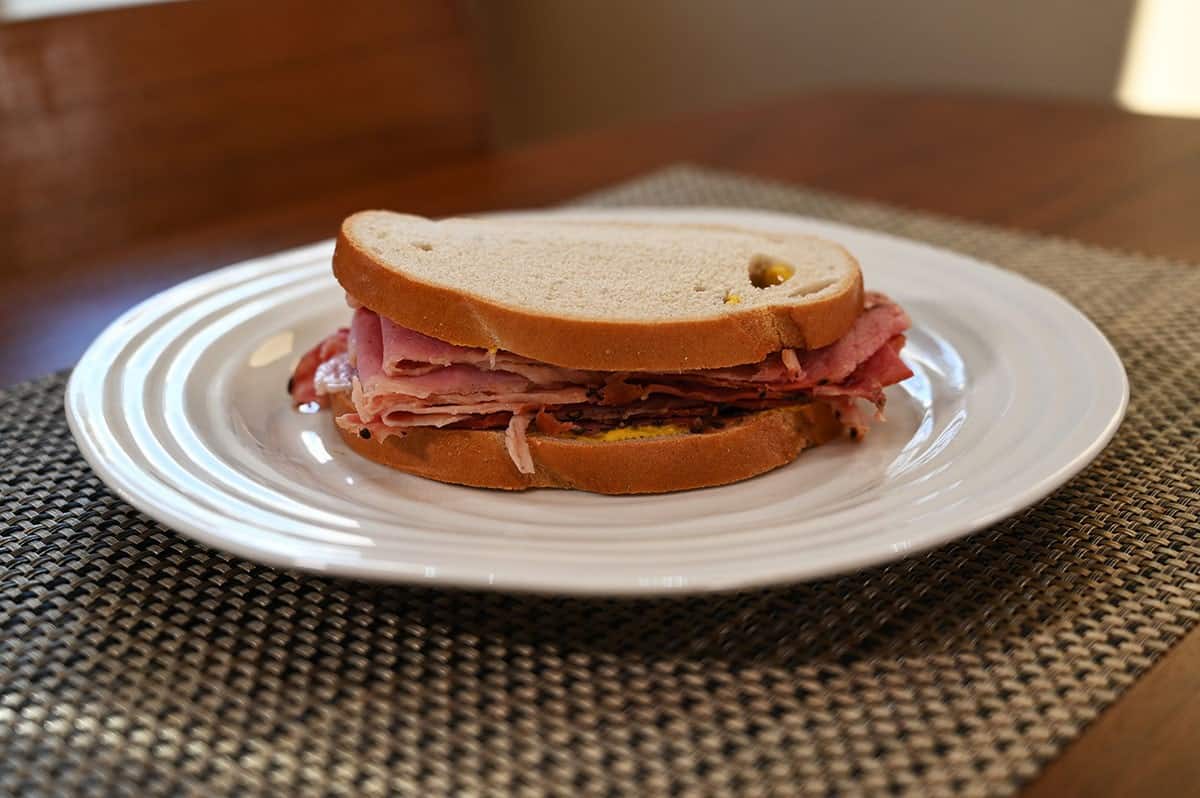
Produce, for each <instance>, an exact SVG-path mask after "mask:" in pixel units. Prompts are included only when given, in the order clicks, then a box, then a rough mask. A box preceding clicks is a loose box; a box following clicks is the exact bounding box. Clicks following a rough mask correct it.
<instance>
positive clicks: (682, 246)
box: [333, 211, 863, 371]
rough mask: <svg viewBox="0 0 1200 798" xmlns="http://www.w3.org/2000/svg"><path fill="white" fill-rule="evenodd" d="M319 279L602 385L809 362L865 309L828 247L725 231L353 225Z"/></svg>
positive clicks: (386, 217) (549, 223) (854, 282)
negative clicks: (774, 356)
mask: <svg viewBox="0 0 1200 798" xmlns="http://www.w3.org/2000/svg"><path fill="white" fill-rule="evenodd" d="M771 264H784V265H786V267H787V269H790V270H791V271H792V275H791V276H790V277H788V278H787V279H786V280H785V281H784V282H782V283H779V284H776V285H770V286H768V287H762V288H760V287H756V285H755V282H752V275H754V274H756V273H758V274H759V276H760V277H761V272H762V270H763V269H764V267H765V266H769V265H771ZM333 271H334V275H335V276H336V277H337V279H338V281H339V282H340V283H341V284H342V287H343V288H345V290H346V292H347V293H348V294H349V295H350V296H351V297H353V298H354V299H356V300H357V301H359V302H361V303H362V304H363V305H365V306H366V307H368V308H370V309H372V310H374V311H376V312H377V313H379V314H380V315H382V316H385V317H387V318H389V319H391V320H392V321H394V322H396V323H397V324H400V325H402V326H404V327H408V328H410V329H413V330H417V331H418V332H421V333H424V334H426V335H430V336H433V337H435V338H439V339H441V340H443V341H449V342H450V343H454V344H459V345H462V346H475V347H484V348H488V349H504V350H508V351H510V352H515V353H517V354H519V355H524V356H526V357H529V358H533V359H535V360H540V361H543V362H546V363H551V364H554V365H558V366H566V367H569V368H580V369H596V370H605V371H683V370H687V369H700V368H721V367H725V366H734V365H740V364H743V363H755V362H757V361H759V360H762V359H763V358H764V357H766V356H767V355H768V354H770V353H771V352H776V351H779V350H780V349H784V348H798V349H815V348H817V347H821V346H825V345H827V344H830V343H833V342H834V341H836V340H837V339H838V338H840V337H841V336H842V335H844V334H845V333H846V332H847V331H848V330H849V329H850V327H851V325H853V323H854V320H855V319H856V318H857V317H858V315H859V314H860V313H861V312H862V304H863V289H862V274H861V272H860V270H859V266H858V262H857V261H856V260H855V259H854V257H853V256H852V255H851V254H850V253H849V252H847V251H846V250H845V249H843V248H842V247H840V246H838V245H837V244H834V243H831V242H829V241H825V240H823V239H820V238H815V237H812V236H804V235H791V234H779V233H765V232H756V231H751V230H743V229H738V228H733V227H716V226H700V225H664V224H637V223H623V222H603V221H571V220H555V219H553V218H549V217H548V218H544V219H538V220H524V219H522V220H508V219H497V220H484V219H458V218H456V219H445V220H441V221H432V220H429V219H425V218H422V217H419V216H409V215H405V214H399V213H393V212H390V211H363V212H360V213H356V214H354V215H352V216H350V217H348V218H347V219H346V220H345V222H343V223H342V227H341V231H340V232H339V234H338V239H337V245H336V248H335V250H334V254H333ZM785 273H786V270H785ZM757 282H758V283H759V284H761V283H762V282H763V280H762V279H758V280H757Z"/></svg>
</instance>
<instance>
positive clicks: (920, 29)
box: [469, 0, 1200, 145]
mask: <svg viewBox="0 0 1200 798" xmlns="http://www.w3.org/2000/svg"><path fill="white" fill-rule="evenodd" d="M1159 1H1160V3H1161V0H1159ZM1151 2H1153V0H1142V3H1143V4H1148V3H1151ZM1182 3H1184V4H1189V5H1191V6H1192V7H1194V8H1200V0H1182ZM1137 5H1138V3H1137V0H1004V1H1002V2H986V1H982V0H979V1H976V0H967V1H965V2H964V0H906V1H904V2H879V0H842V1H841V2H832V1H830V2H810V1H807V0H748V1H746V2H736V1H735V0H498V1H493V0H472V1H471V3H470V6H469V7H470V9H471V12H472V16H473V17H474V19H475V20H476V22H477V25H478V32H479V34H480V37H481V44H482V46H481V57H482V59H483V62H484V63H483V65H484V75H485V77H486V79H487V80H488V83H489V86H490V88H491V92H492V97H493V108H494V111H495V120H494V125H495V133H496V135H497V142H498V143H500V144H502V145H503V144H510V143H516V142H522V141H529V140H534V139H539V138H543V137H547V136H552V135H554V134H558V133H564V132H568V131H573V130H579V129H583V128H588V127H595V126H599V125H607V124H615V123H619V122H621V121H625V120H630V119H636V118H642V117H651V116H658V115H662V114H664V113H669V112H673V111H692V110H705V109H712V108H719V107H723V106H729V105H732V104H738V103H743V104H744V103H748V102H753V101H755V100H765V99H768V98H771V97H775V96H780V95H787V94H794V93H796V92H798V91H802V90H805V89H812V88H814V87H826V86H836V85H844V84H857V85H864V84H865V85H873V86H900V87H917V86H920V87H938V88H950V89H955V88H958V89H977V90H986V91H990V92H1000V93H1008V94H1023V95H1035V96H1053V97H1072V98H1083V99H1086V100H1094V101H1099V102H1112V101H1113V99H1114V97H1115V94H1116V91H1117V88H1118V84H1119V82H1120V79H1121V74H1122V66H1123V60H1124V56H1125V53H1126V49H1127V43H1128V40H1129V37H1130V31H1131V29H1132V25H1133V22H1134V17H1135V10H1136V7H1137ZM1193 33H1194V34H1196V35H1200V31H1196V30H1193ZM1197 46H1200V45H1197ZM1197 77H1198V78H1200V76H1197Z"/></svg>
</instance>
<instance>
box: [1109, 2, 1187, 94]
mask: <svg viewBox="0 0 1200 798" xmlns="http://www.w3.org/2000/svg"><path fill="white" fill-rule="evenodd" d="M1198 39H1200V2H1197V0H1138V4H1137V8H1136V10H1135V11H1134V16H1133V24H1132V25H1131V26H1130V29H1129V39H1128V41H1127V43H1126V45H1125V60H1124V63H1123V64H1122V66H1121V79H1120V82H1119V83H1118V84H1117V101H1118V102H1119V103H1120V104H1121V105H1123V106H1125V107H1126V108H1128V109H1130V110H1131V111H1142V112H1144V113H1154V114H1174V115H1178V116H1200V41H1198Z"/></svg>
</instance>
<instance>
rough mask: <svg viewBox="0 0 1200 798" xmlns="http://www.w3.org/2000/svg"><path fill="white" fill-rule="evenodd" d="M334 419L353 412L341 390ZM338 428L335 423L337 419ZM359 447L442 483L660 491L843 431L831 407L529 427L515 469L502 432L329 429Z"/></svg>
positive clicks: (781, 456) (731, 478) (769, 463)
mask: <svg viewBox="0 0 1200 798" xmlns="http://www.w3.org/2000/svg"><path fill="white" fill-rule="evenodd" d="M332 399H333V414H332V415H333V417H335V418H336V416H338V415H341V414H342V413H350V412H353V411H354V408H353V405H352V404H351V403H350V399H349V396H348V395H347V394H337V395H335V396H333V397H332ZM335 427H336V424H335ZM336 429H337V431H338V434H340V435H341V437H342V440H344V441H345V442H346V445H347V446H349V447H350V448H351V449H353V450H354V451H355V452H356V453H358V454H359V455H361V456H363V457H366V458H367V459H369V460H373V461H375V462H376V463H382V464H383V465H386V466H391V467H392V468H396V469H399V470H400V471H404V472H407V473H409V474H415V475H417V476H421V477H427V478H429V479H435V480H438V481H439V482H450V483H454V484H458V485H470V486H473V487H481V488H501V489H504V490H524V489H526V488H572V489H575V490H585V491H591V492H593V493H608V494H628V493H667V492H669V491H677V490H689V489H692V488H703V487H710V486H714V485H726V484H729V483H731V482H739V481H741V480H743V479H748V478H750V477H753V476H757V475H758V474H762V473H765V472H767V471H770V470H772V469H775V468H778V467H780V466H782V465H786V464H788V463H790V462H792V461H793V460H795V459H796V456H797V455H798V454H800V452H801V451H803V450H804V449H807V448H808V447H810V446H816V445H818V444H821V443H824V442H826V441H829V440H832V439H833V438H836V437H838V436H840V435H841V432H842V426H841V424H840V422H838V420H837V419H836V418H835V417H834V414H833V411H832V410H831V409H830V408H829V406H828V405H825V404H823V403H820V402H813V403H811V404H806V405H794V406H791V407H784V408H777V409H774V410H766V411H762V412H758V413H754V414H751V415H749V416H745V417H743V418H741V419H738V420H736V421H731V422H730V423H729V424H728V425H727V426H726V427H725V428H724V429H721V430H714V431H711V432H704V433H689V434H684V435H676V436H667V437H662V438H646V439H640V440H626V441H615V442H602V441H592V440H579V439H573V438H570V437H561V436H551V435H540V434H537V433H533V432H531V433H530V434H529V449H530V452H531V454H532V455H533V462H534V466H535V469H536V470H535V472H534V473H533V474H522V473H520V472H519V471H517V467H516V466H515V465H514V464H513V462H512V459H511V458H510V457H509V456H508V452H507V451H506V449H505V447H504V431H503V430H455V429H434V428H429V427H418V428H416V429H412V430H409V431H407V434H406V435H405V436H404V437H402V438H394V437H393V438H388V439H386V440H383V441H380V440H378V439H375V438H372V439H368V440H364V439H362V438H360V437H359V436H358V435H356V434H354V433H353V432H350V431H347V430H343V429H342V428H341V427H336Z"/></svg>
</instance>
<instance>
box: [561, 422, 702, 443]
mask: <svg viewBox="0 0 1200 798" xmlns="http://www.w3.org/2000/svg"><path fill="white" fill-rule="evenodd" d="M686 432H690V430H689V429H688V428H687V427H681V426H680V425H678V424H643V425H640V426H635V427H617V428H616V429H610V430H605V431H604V432H591V433H587V434H584V435H576V436H575V437H577V438H587V439H588V440H593V441H605V442H607V443H611V442H613V441H633V440H639V439H641V438H664V437H667V436H669V435H683V434H684V433H686Z"/></svg>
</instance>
